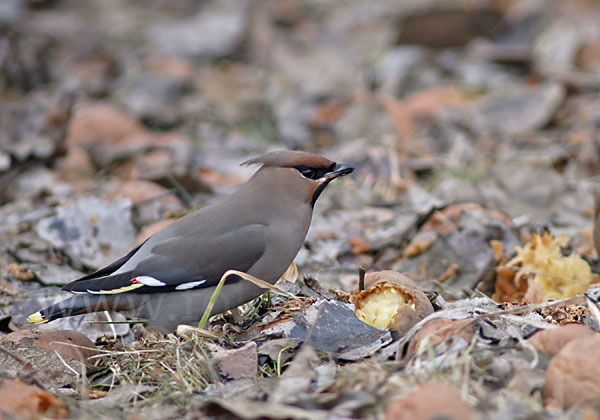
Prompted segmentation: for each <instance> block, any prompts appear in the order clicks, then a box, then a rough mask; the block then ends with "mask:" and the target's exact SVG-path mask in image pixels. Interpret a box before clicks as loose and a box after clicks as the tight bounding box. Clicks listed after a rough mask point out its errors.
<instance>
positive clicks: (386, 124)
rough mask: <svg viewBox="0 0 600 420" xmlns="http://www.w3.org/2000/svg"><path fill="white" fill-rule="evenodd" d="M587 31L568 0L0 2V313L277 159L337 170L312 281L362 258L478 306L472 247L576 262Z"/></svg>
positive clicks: (320, 222)
mask: <svg viewBox="0 0 600 420" xmlns="http://www.w3.org/2000/svg"><path fill="white" fill-rule="evenodd" d="M598 22H600V5H599V3H598V2H596V1H586V0H563V1H560V2H552V1H536V0H505V1H500V0H498V1H468V0H460V1H459V0H457V1H452V0H443V1H433V0H427V1H424V0H420V1H385V0H380V1H376V2H370V1H344V2H338V1H312V0H287V1H278V0H255V1H250V0H247V1H246V0H223V1H208V0H206V1H191V0H182V1H176V2H174V1H170V0H135V1H133V0H88V1H76V0H3V1H2V2H1V3H0V278H2V283H0V289H1V290H2V291H3V295H2V299H3V302H4V304H5V308H7V309H3V310H4V311H5V312H6V314H5V315H7V314H9V313H14V311H15V309H14V308H13V307H14V305H15V302H20V301H21V300H26V299H24V298H23V296H27V293H25V291H31V290H37V289H39V288H41V287H44V290H50V292H48V293H49V294H50V295H52V294H53V293H56V291H57V290H58V289H57V286H60V285H61V284H64V283H65V282H68V281H70V280H72V279H74V278H76V277H77V276H78V275H79V274H80V273H82V272H86V271H89V270H92V269H94V268H97V267H100V266H102V265H103V264H106V263H107V262H110V261H112V260H114V259H115V258H118V257H119V256H121V255H123V254H124V253H125V252H127V251H128V250H129V249H130V248H131V247H132V246H133V245H134V244H135V243H138V242H140V241H142V240H143V239H144V238H146V237H147V236H148V235H150V234H152V233H153V232H155V231H157V230H158V229H160V228H162V227H164V226H165V225H166V224H168V223H170V222H172V221H173V220H176V218H177V217H179V216H181V215H182V214H185V212H186V211H189V210H190V209H194V208H198V207H200V206H203V205H206V204H208V203H210V202H211V201H213V200H215V199H218V198H220V197H221V196H222V195H223V194H226V193H228V192H230V191H231V190H232V189H233V188H235V187H236V186H237V185H239V184H240V183H242V182H244V180H245V179H247V177H248V176H249V175H250V174H251V173H252V171H253V169H252V168H242V167H239V163H240V162H242V161H243V160H245V159H247V158H248V157H251V156H255V155H258V154H261V153H264V152H266V151H269V150H273V149H280V148H292V149H302V150H308V151H315V152H318V153H322V154H324V155H326V156H328V157H329V158H331V159H333V160H336V161H339V162H345V163H349V164H352V165H354V166H356V168H357V171H356V172H355V173H354V174H353V176H352V177H347V178H348V179H343V180H341V182H338V183H335V184H334V185H331V186H330V187H329V188H328V190H327V192H326V193H325V194H324V195H323V196H322V198H321V199H320V202H319V203H318V205H317V208H316V214H315V217H314V223H313V227H312V228H311V232H310V235H309V238H308V239H307V243H306V246H305V248H304V249H303V250H302V251H301V253H300V254H299V256H298V258H297V260H296V262H297V264H298V266H299V268H300V274H301V275H312V276H315V277H316V278H317V279H318V280H319V281H320V282H322V283H324V284H326V285H330V286H335V287H338V288H341V289H344V290H350V289H351V288H352V287H353V285H354V283H355V282H356V277H357V275H356V268H357V267H358V266H359V265H361V264H364V265H366V266H368V267H376V268H394V269H397V270H401V271H404V272H410V273H412V274H413V275H414V276H415V277H419V278H422V279H423V280H425V279H437V280H441V281H442V282H444V284H445V285H448V286H452V287H453V288H454V289H455V290H458V291H459V292H460V293H472V292H473V290H475V289H477V290H481V291H483V292H485V293H489V294H491V293H492V291H493V284H492V283H490V281H491V280H490V278H489V276H488V275H487V274H486V273H489V267H490V265H492V264H493V262H494V261H495V260H494V255H493V252H492V248H491V246H490V240H497V241H499V242H500V243H502V245H503V246H504V251H505V252H511V250H512V249H514V246H515V245H518V244H519V243H520V242H519V240H520V239H519V238H520V235H521V234H523V233H526V232H530V231H532V230H540V229H544V228H550V229H551V230H552V231H553V232H555V233H567V234H569V235H571V236H572V237H573V238H574V242H573V244H574V245H573V246H574V247H575V248H576V249H578V250H579V252H580V253H582V254H583V255H587V256H588V257H590V258H591V257H594V256H595V251H594V250H593V247H592V241H591V224H592V207H593V204H592V194H591V187H592V186H593V185H594V182H595V180H596V179H595V178H594V176H596V175H597V173H598V168H599V153H598V149H599V145H600V136H599V131H598V130H599V127H600V101H599V99H600V94H599V88H600V25H599V24H598ZM457 203H468V205H465V204H463V205H462V207H459V210H460V211H457V212H455V213H452V212H450V213H449V214H446V215H445V216H444V217H443V218H442V219H439V220H438V219H435V218H432V214H434V212H435V211H436V209H440V208H443V207H446V206H448V205H453V204H457ZM465 206H466V207H465ZM459 215H460V217H459ZM465 215H467V216H465ZM432 219H433V220H432ZM440 220H441V221H440ZM426 222H430V224H429V225H427V223H426ZM428 226H429V227H428ZM431 226H437V228H436V229H437V230H436V229H432V228H431ZM439 226H442V228H440V227H439ZM49 286H50V287H49ZM38 304H39V302H34V303H32V304H30V305H29V304H28V305H29V306H31V308H29V307H27V308H25V309H23V308H21V309H19V310H18V311H22V312H26V311H27V310H29V309H33V308H37V305H38ZM35 310H37V309H35ZM18 311H17V312H18ZM30 312H33V311H30ZM5 319H9V318H5ZM11 319H12V320H11V321H10V322H13V323H14V322H17V323H18V322H21V321H22V319H21V318H18V317H14V316H13V317H12V318H11ZM19 319H21V321H18V320H19ZM6 322H9V321H6Z"/></svg>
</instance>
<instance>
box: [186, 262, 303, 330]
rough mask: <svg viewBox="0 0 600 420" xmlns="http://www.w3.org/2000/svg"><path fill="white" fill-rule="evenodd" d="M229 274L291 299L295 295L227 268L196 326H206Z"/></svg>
mask: <svg viewBox="0 0 600 420" xmlns="http://www.w3.org/2000/svg"><path fill="white" fill-rule="evenodd" d="M229 276H238V277H241V278H242V279H244V280H246V281H249V282H251V283H254V284H255V285H257V286H258V287H262V288H263V289H271V290H273V291H274V292H275V293H279V294H280V295H283V296H287V297H289V298H292V299H293V298H295V296H294V295H292V294H291V293H287V292H284V291H282V290H279V289H278V288H277V287H275V286H273V285H272V284H271V283H269V282H266V281H264V280H261V279H259V278H258V277H254V276H253V275H251V274H248V273H244V272H243V271H238V270H227V271H226V272H225V274H223V275H222V276H221V280H219V284H218V285H217V287H216V288H215V291H214V292H213V294H212V296H211V297H210V301H209V302H208V305H207V307H206V310H205V311H204V315H202V319H201V320H200V322H199V323H198V328H200V329H204V327H206V323H207V322H208V318H210V314H211V312H212V309H213V308H214V306H215V303H216V302H217V298H218V297H219V294H220V293H221V289H222V288H223V284H225V280H227V278H228V277H229Z"/></svg>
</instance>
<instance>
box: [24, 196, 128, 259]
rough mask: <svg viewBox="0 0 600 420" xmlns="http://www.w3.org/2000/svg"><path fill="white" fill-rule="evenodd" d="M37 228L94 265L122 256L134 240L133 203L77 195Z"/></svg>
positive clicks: (40, 222) (65, 250) (63, 247)
mask: <svg viewBox="0 0 600 420" xmlns="http://www.w3.org/2000/svg"><path fill="white" fill-rule="evenodd" d="M36 231H37V233H38V235H39V236H40V237H41V238H42V239H45V240H46V241H48V242H49V243H51V244H52V245H53V246H54V247H56V248H59V249H62V250H63V251H64V252H65V253H66V254H67V255H69V257H70V258H72V259H73V260H74V261H79V262H81V263H83V264H85V265H87V266H90V267H95V268H97V267H100V266H104V265H107V264H109V263H111V262H112V261H114V260H116V259H118V258H120V257H122V256H123V255H125V254H126V253H127V252H128V251H129V250H130V249H131V247H132V246H133V244H134V242H135V231H134V228H133V225H132V223H131V209H130V203H129V201H128V200H123V199H117V200H114V201H113V202H112V203H108V202H105V201H102V200H100V199H98V198H96V197H82V198H78V199H77V200H75V201H71V202H68V203H66V204H65V205H63V206H62V207H60V208H59V209H58V211H57V213H56V215H55V216H51V217H47V218H44V219H41V220H40V221H39V223H38V224H37V227H36Z"/></svg>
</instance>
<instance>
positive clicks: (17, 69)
mask: <svg viewBox="0 0 600 420" xmlns="http://www.w3.org/2000/svg"><path fill="white" fill-rule="evenodd" d="M18 3H20V4H21V5H24V4H25V1H24V0H7V1H4V2H0V27H1V26H3V25H2V24H3V20H4V19H5V18H7V17H8V16H7V12H9V11H10V10H11V9H12V11H13V12H16V11H17V10H16V9H14V8H11V6H10V5H11V4H12V5H16V4H18ZM7 6H8V7H7ZM7 9H8V10H7ZM13 16H14V15H13ZM16 26H17V25H15V26H13V27H12V28H11V29H10V30H8V31H6V29H4V28H2V30H3V34H2V37H1V38H0V89H1V90H3V91H6V90H7V89H14V90H16V91H22V92H29V91H31V90H33V89H38V88H41V87H42V86H44V85H47V84H48V83H49V82H50V71H49V69H50V68H51V64H50V58H51V52H52V51H53V43H52V41H51V40H50V39H48V37H44V36H38V35H33V34H31V33H26V31H21V30H19V29H17V28H16Z"/></svg>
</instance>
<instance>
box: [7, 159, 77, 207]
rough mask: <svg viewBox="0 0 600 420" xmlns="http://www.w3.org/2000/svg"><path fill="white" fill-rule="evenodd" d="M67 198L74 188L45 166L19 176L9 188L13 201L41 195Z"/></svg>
mask: <svg viewBox="0 0 600 420" xmlns="http://www.w3.org/2000/svg"><path fill="white" fill-rule="evenodd" d="M44 194H46V195H49V196H52V197H57V198H58V197H67V196H69V195H71V194H73V188H72V187H71V185H69V184H68V183H67V182H65V181H63V180H61V179H59V178H58V177H57V176H56V174H55V173H54V172H52V171H50V170H49V169H47V168H46V167H45V166H41V165H40V166H35V167H33V168H32V169H30V170H27V171H25V172H22V173H21V174H19V175H18V176H17V177H16V178H15V179H14V181H13V182H12V183H11V185H10V186H9V189H8V191H7V195H8V196H9V197H11V199H13V200H19V199H23V198H37V197H39V196H40V195H44Z"/></svg>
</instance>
